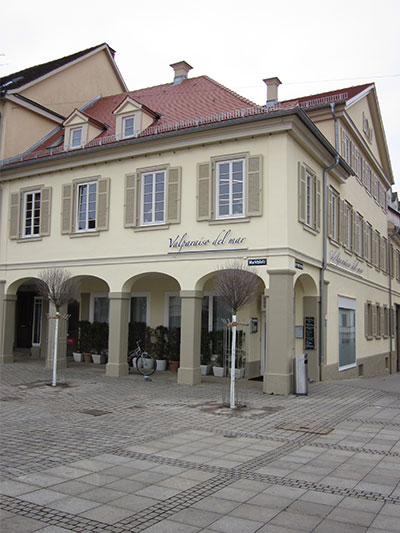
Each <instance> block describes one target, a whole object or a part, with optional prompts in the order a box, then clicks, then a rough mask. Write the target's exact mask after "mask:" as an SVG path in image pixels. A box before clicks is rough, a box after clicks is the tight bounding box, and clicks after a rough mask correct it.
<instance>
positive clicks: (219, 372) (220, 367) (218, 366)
mask: <svg viewBox="0 0 400 533" xmlns="http://www.w3.org/2000/svg"><path fill="white" fill-rule="evenodd" d="M213 374H214V376H216V377H218V378H223V377H224V376H225V367H224V357H223V355H222V353H219V354H218V355H217V358H216V360H215V363H214V365H213Z"/></svg>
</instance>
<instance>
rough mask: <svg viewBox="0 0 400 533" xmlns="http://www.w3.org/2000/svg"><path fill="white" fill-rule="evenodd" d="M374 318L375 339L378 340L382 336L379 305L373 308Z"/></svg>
mask: <svg viewBox="0 0 400 533" xmlns="http://www.w3.org/2000/svg"><path fill="white" fill-rule="evenodd" d="M375 316H376V325H375V338H376V339H380V338H381V336H382V328H383V317H382V307H381V306H380V305H379V304H376V306H375Z"/></svg>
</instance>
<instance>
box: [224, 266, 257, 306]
mask: <svg viewBox="0 0 400 533" xmlns="http://www.w3.org/2000/svg"><path fill="white" fill-rule="evenodd" d="M260 291H261V280H260V278H259V277H258V276H257V274H256V273H255V272H254V271H253V270H251V269H250V268H248V267H246V266H245V265H243V263H241V262H240V261H238V260H235V261H232V262H231V263H228V264H227V265H226V266H225V267H223V268H221V269H220V270H218V272H217V275H216V278H215V292H216V294H217V296H219V297H220V298H221V299H222V300H223V301H224V302H225V303H226V304H227V305H228V306H229V307H230V308H231V309H232V314H233V315H236V313H237V312H238V311H239V309H242V307H245V306H246V305H247V304H249V303H250V302H252V301H253V300H255V299H256V298H257V297H258V295H259V294H260Z"/></svg>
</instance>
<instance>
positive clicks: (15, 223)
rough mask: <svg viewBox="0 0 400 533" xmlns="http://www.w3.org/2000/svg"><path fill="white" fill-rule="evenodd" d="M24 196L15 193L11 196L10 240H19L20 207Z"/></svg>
mask: <svg viewBox="0 0 400 533" xmlns="http://www.w3.org/2000/svg"><path fill="white" fill-rule="evenodd" d="M21 203H22V196H21V194H20V193H19V192H13V193H12V194H11V196H10V239H18V238H19V236H20V235H19V232H20V229H19V223H20V206H21Z"/></svg>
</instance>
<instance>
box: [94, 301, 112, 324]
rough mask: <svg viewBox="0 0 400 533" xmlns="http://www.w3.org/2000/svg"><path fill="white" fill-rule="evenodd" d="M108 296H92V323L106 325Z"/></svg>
mask: <svg viewBox="0 0 400 533" xmlns="http://www.w3.org/2000/svg"><path fill="white" fill-rule="evenodd" d="M108 310H109V299H108V296H94V309H93V322H107V323H108Z"/></svg>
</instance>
